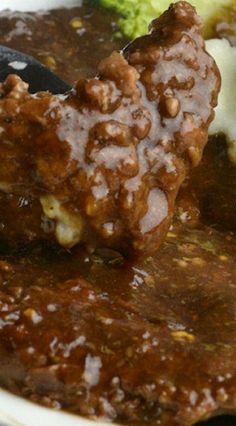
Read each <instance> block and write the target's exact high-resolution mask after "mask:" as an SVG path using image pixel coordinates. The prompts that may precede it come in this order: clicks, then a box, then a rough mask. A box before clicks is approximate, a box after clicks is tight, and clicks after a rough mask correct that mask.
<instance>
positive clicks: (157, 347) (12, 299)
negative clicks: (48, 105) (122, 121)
mask: <svg viewBox="0 0 236 426" xmlns="http://www.w3.org/2000/svg"><path fill="white" fill-rule="evenodd" d="M115 22H116V15H115V14H114V13H113V12H111V11H107V10H106V9H97V8H96V7H94V6H93V5H92V4H91V2H88V3H87V2H86V3H85V2H84V3H83V5H81V6H80V7H76V8H72V9H58V10H54V11H51V12H50V11H47V12H42V11H40V12H39V13H26V12H25V13H19V12H10V11H2V12H0V44H3V45H7V46H9V47H12V48H15V49H18V50H21V51H23V52H26V53H28V54H31V55H33V56H35V57H36V58H37V59H39V60H41V61H42V62H43V63H45V64H47V65H49V66H50V67H51V68H52V69H53V70H54V71H55V72H56V73H57V74H58V75H60V76H61V77H62V78H63V79H65V80H67V81H68V82H69V83H71V84H73V82H75V81H77V80H78V78H81V77H83V78H91V76H93V75H94V73H95V72H96V69H97V68H96V67H97V63H99V62H100V61H101V60H102V59H103V58H104V57H108V56H109V54H110V53H111V52H112V51H114V50H119V49H121V48H122V47H123V46H124V45H125V43H126V42H127V40H124V39H118V38H117V37H116V33H117V26H116V24H115ZM233 25H236V16H235V15H232V26H233ZM223 32H224V34H225V37H227V38H228V40H230V42H231V43H232V33H231V32H230V33H229V32H228V22H226V20H225V16H224V15H222V18H221V21H219V25H218V27H217V31H216V32H215V34H214V36H215V37H221V35H222V33H223ZM21 84H22V83H21ZM26 96H29V95H28V94H27V92H26ZM48 96H49V97H50V95H48ZM37 97H38V95H37ZM5 100H6V99H5ZM16 102H19V100H18V101H16ZM60 102H64V103H65V104H66V102H67V101H66V100H64V101H63V100H62V99H60V100H59V103H60ZM8 125H9V126H10V127H11V123H8ZM41 125H42V124H41ZM18 130H19V128H18ZM9 144H10V140H9ZM12 158H13V157H12ZM187 161H188V160H187ZM5 162H6V160H5V159H4V160H3V161H2V164H3V165H4V164H5ZM10 166H11V167H12V163H11V162H10V161H9V162H8V167H9V172H10V170H12V168H11V169H10ZM6 168H7V166H6V167H5V169H6ZM22 170H23V169H22ZM235 188H236V167H235V166H234V165H233V164H232V162H230V161H229V159H228V156H227V144H226V140H225V137H224V135H222V134H218V135H217V136H211V137H210V138H209V141H208V143H207V145H206V147H205V149H204V153H203V158H202V160H201V162H200V164H199V166H198V167H195V168H193V169H192V170H191V173H189V174H188V176H187V178H186V179H185V181H184V182H183V184H182V185H181V188H180V190H179V193H178V197H177V199H176V204H175V214H174V218H173V222H172V225H171V228H170V229H169V231H168V233H167V236H166V238H165V241H164V242H163V244H162V245H161V246H160V248H159V249H158V250H157V251H155V252H154V253H153V254H152V255H151V256H148V257H144V256H143V257H142V256H141V257H138V258H137V257H135V258H128V257H126V256H124V253H123V252H122V253H120V252H119V251H117V250H115V249H114V248H109V247H107V246H100V247H99V248H97V249H96V250H95V251H93V252H90V251H87V250H86V249H85V247H84V246H83V245H80V244H78V245H76V246H75V247H73V248H72V249H63V247H62V246H61V245H59V244H57V243H56V240H55V238H50V235H54V232H55V222H56V220H55V219H52V218H51V219H50V216H54V217H57V218H58V222H59V221H60V220H62V219H61V218H62V217H63V221H64V224H65V225H66V223H67V219H68V216H65V210H64V209H62V206H63V204H62V203H60V202H58V200H57V201H55V199H53V200H52V199H50V194H47V197H45V198H44V201H45V202H46V205H45V206H44V208H45V209H47V210H48V213H47V214H48V216H49V217H46V215H45V214H44V213H43V209H42V205H41V203H40V200H39V198H41V195H40V197H38V195H37V197H35V196H32V195H30V194H24V196H22V194H20V193H14V194H13V193H12V192H8V191H7V188H6V187H5V188H4V187H2V189H3V190H4V191H5V192H3V191H0V200H1V201H0V385H1V386H2V387H4V388H5V389H8V390H9V391H10V392H13V393H15V394H17V395H19V396H21V397H24V398H26V399H28V400H30V401H33V402H36V403H39V404H42V405H44V406H47V407H50V408H51V409H56V410H57V411H60V410H66V411H68V412H70V413H74V414H77V415H80V416H81V415H82V416H84V417H86V418H89V419H92V420H96V421H97V420H99V421H103V422H104V421H105V422H113V423H115V424H119V425H120V424H124V425H130V424H132V425H134V426H140V425H142V426H145V425H148V426H158V425H161V426H170V425H171V426H172V425H173V426H174V425H176V426H183V425H185V426H192V425H193V424H198V422H199V421H201V420H206V419H211V418H212V417H213V416H218V415H219V416H220V415H221V414H232V415H235V414H236V403H235V401H236V318H235V312H236V287H235V282H236V265H235V258H236V239H235V224H236V220H235V212H236V209H235V199H236V197H235ZM38 190H39V191H41V188H38ZM40 194H41V192H40ZM59 201H60V200H59ZM50 204H53V206H52V207H53V208H52V209H49V207H48V206H50ZM66 207H67V206H66ZM68 211H69V209H66V213H67V212H68ZM134 214H135V211H134ZM76 217H77V216H76ZM69 218H70V219H71V215H70V216H69ZM74 220H75V217H74ZM73 223H74V222H73ZM70 229H72V230H73V227H71V228H70ZM46 235H48V236H49V237H48V239H47V238H46ZM64 235H65V236H68V234H67V233H65V234H64ZM69 237H70V235H69ZM70 238H71V237H70ZM17 414H18V413H16V415H15V417H16V420H17ZM57 416H59V417H58V421H60V412H58V413H57V414H56V417H57ZM76 420H77V419H75V422H76ZM217 420H218V423H219V424H225V423H226V422H228V419H226V420H224V418H221V417H220V418H218V419H217ZM217 420H216V422H217ZM78 421H80V422H81V419H78ZM233 422H235V417H232V423H233ZM204 424H205V423H204ZM207 424H208V425H211V426H212V425H215V421H214V420H212V421H211V420H209V422H207ZM233 424H234V423H233Z"/></svg>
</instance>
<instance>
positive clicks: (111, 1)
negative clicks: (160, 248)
mask: <svg viewBox="0 0 236 426" xmlns="http://www.w3.org/2000/svg"><path fill="white" fill-rule="evenodd" d="M94 1H95V2H97V3H99V4H101V5H102V6H104V7H107V8H110V9H113V10H115V11H116V12H117V13H119V14H120V16H121V18H120V20H119V26H120V29H121V31H122V32H123V33H124V34H125V35H126V37H128V38H130V39H132V38H135V37H138V36H140V35H143V34H146V32H147V28H148V25H149V23H150V21H151V20H152V19H154V18H156V17H157V16H159V15H161V13H163V12H164V10H165V9H167V8H168V6H169V4H170V2H169V0H145V1H143V0H94ZM174 2H176V0H175V1H174ZM174 2H173V3H174ZM190 3H191V4H192V5H193V6H195V8H196V10H197V12H198V14H199V15H200V16H201V18H202V19H203V20H204V32H205V35H206V36H208V37H210V36H211V35H212V25H213V24H214V21H215V20H216V19H217V18H218V19H219V16H221V15H222V14H225V13H227V9H228V8H229V7H233V6H235V2H234V0H212V1H210V2H209V1H207V0H191V1H190Z"/></svg>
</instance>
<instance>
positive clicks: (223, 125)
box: [206, 39, 236, 165]
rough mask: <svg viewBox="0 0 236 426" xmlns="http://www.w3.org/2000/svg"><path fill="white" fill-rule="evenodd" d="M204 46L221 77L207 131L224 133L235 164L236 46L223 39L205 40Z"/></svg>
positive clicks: (211, 133) (230, 155)
mask: <svg viewBox="0 0 236 426" xmlns="http://www.w3.org/2000/svg"><path fill="white" fill-rule="evenodd" d="M206 48H207V51H208V52H209V53H210V54H211V55H212V56H213V58H214V59H215V61H216V63H217V65H218V67H219V69H220V73H221V79H222V86H221V91H220V95H219V100H218V106H217V108H216V110H215V112H216V116H215V120H214V121H213V123H212V125H211V127H210V130H209V132H210V135H213V134H215V133H224V134H225V135H226V137H227V142H228V152H229V157H230V159H231V161H232V162H233V163H234V164H235V165H236V47H232V46H231V45H230V44H229V42H228V41H227V40H225V39H222V40H219V39H212V40H208V41H207V42H206Z"/></svg>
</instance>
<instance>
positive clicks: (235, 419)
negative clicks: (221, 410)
mask: <svg viewBox="0 0 236 426" xmlns="http://www.w3.org/2000/svg"><path fill="white" fill-rule="evenodd" d="M197 425H198V426H236V416H217V417H215V418H214V419H211V420H208V421H206V422H201V423H198V424H197Z"/></svg>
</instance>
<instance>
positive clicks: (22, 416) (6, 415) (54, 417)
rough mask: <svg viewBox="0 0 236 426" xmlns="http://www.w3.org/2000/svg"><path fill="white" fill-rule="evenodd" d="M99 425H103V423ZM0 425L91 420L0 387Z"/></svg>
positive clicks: (0, 1) (78, 425)
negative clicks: (37, 402)
mask: <svg viewBox="0 0 236 426" xmlns="http://www.w3.org/2000/svg"><path fill="white" fill-rule="evenodd" d="M81 3H82V0H0V10H4V9H11V10H18V11H19V10H20V11H33V10H42V9H54V8H56V7H62V6H63V7H73V6H78V5H81ZM99 425H100V426H102V425H103V426H107V423H105V424H104V423H102V422H101V423H99ZM0 426H94V422H92V421H88V420H85V419H84V418H83V417H79V416H74V415H70V414H67V413H64V412H59V411H54V410H50V409H48V408H43V407H40V406H39V405H36V404H33V403H31V402H28V401H26V400H24V399H22V398H18V397H16V396H14V395H12V394H11V393H9V392H6V391H4V390H1V389H0Z"/></svg>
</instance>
